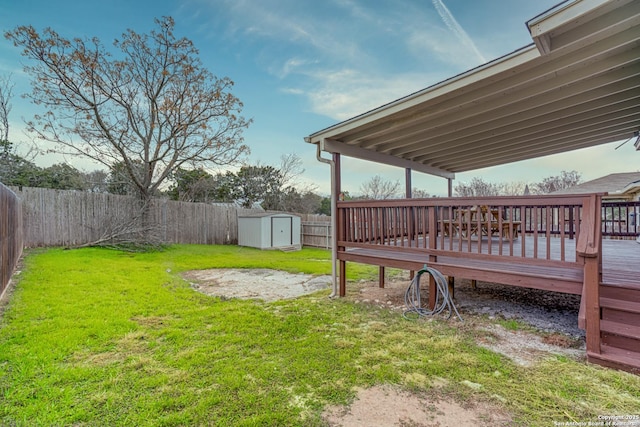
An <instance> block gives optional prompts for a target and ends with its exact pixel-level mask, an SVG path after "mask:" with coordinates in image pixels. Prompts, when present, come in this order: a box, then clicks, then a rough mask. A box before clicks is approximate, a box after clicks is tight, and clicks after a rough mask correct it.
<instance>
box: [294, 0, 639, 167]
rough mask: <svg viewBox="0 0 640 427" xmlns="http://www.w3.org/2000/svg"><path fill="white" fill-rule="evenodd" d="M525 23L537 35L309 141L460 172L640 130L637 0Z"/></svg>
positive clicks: (565, 7) (578, 5)
mask: <svg viewBox="0 0 640 427" xmlns="http://www.w3.org/2000/svg"><path fill="white" fill-rule="evenodd" d="M527 25H528V27H529V31H530V33H531V36H532V39H533V42H534V43H533V44H531V45H529V46H526V47H524V48H522V49H520V50H517V51H515V52H513V53H511V54H508V55H506V56H504V57H502V58H499V59H496V60H495V61H492V62H489V63H487V64H485V65H482V66H480V67H477V68H474V69H472V70H470V71H467V72H465V73H463V74H460V75H458V76H455V77H453V78H451V79H448V80H445V81H443V82H441V83H438V84H436V85H433V86H431V87H428V88H426V89H424V90H421V91H419V92H416V93H413V94H411V95H408V96H406V97H404V98H401V99H398V100H396V101H393V102H391V103H389V104H386V105H384V106H382V107H379V108H377V109H374V110H371V111H369V112H366V113H364V114H362V115H359V116H357V117H354V118H352V119H349V120H346V121H343V122H341V123H338V124H336V125H334V126H331V127H329V128H326V129H323V130H320V131H318V132H315V133H312V134H311V135H309V136H308V137H306V138H305V140H306V141H307V142H309V143H312V144H318V145H319V147H320V149H321V150H323V151H325V152H331V153H341V154H343V155H346V156H350V157H356V158H360V159H364V160H370V161H375V162H379V163H385V164H390V165H395V166H399V167H404V168H411V169H413V170H417V171H421V172H425V173H429V174H434V175H438V176H443V177H447V178H454V176H455V173H456V172H464V171H469V170H474V169H479V168H484V167H489V166H495V165H500V164H505V163H511V162H515V161H519V160H525V159H531V158H535V157H540V156H545V155H550V154H555V153H560V152H565V151H571V150H575V149H579V148H585V147H589V146H593V145H598V144H604V143H608V142H613V141H619V140H622V139H627V138H630V137H632V136H633V135H634V133H635V132H637V131H638V130H639V129H640V102H639V100H640V1H634V0H616V1H607V0H572V1H567V2H564V3H561V4H559V5H558V6H556V7H554V8H552V9H550V10H548V11H546V12H544V13H543V14H541V15H539V16H537V17H535V18H533V19H532V20H530V21H529V22H528V23H527Z"/></svg>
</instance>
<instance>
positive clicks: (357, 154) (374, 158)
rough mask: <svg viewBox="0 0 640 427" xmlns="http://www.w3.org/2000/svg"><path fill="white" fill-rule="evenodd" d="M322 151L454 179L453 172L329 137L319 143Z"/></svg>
mask: <svg viewBox="0 0 640 427" xmlns="http://www.w3.org/2000/svg"><path fill="white" fill-rule="evenodd" d="M320 148H321V150H322V151H326V152H328V153H339V154H341V155H345V156H348V157H353V158H357V159H361V160H368V161H370V162H376V163H382V164H385V165H391V166H397V167H400V168H404V169H407V168H408V169H411V170H414V171H417V172H422V173H426V174H429V175H435V176H439V177H442V178H449V179H454V178H455V177H456V175H455V173H453V172H448V171H446V170H443V169H439V168H434V167H431V166H427V165H424V164H422V163H418V162H414V161H411V160H408V159H402V158H399V157H395V156H391V155H389V154H384V153H378V152H376V151H372V150H365V149H363V148H360V147H355V146H353V145H348V144H344V143H342V142H340V141H333V140H330V139H324V140H322V142H321V143H320Z"/></svg>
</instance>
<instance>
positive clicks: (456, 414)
mask: <svg viewBox="0 0 640 427" xmlns="http://www.w3.org/2000/svg"><path fill="white" fill-rule="evenodd" d="M323 418H324V420H325V421H326V422H327V423H328V424H329V426H332V427H334V426H336V427H337V426H340V427H369V426H372V425H377V426H403V427H413V426H415V427H417V426H421V427H429V426H439V427H449V426H450V427H467V426H468V427H476V426H501V425H509V423H510V422H511V418H510V416H509V415H508V414H507V413H506V412H504V411H503V410H501V409H500V408H498V407H495V406H494V405H490V404H486V403H481V402H474V403H464V404H459V403H457V402H454V401H452V400H451V399H449V398H440V397H438V396H436V395H433V396H426V395H425V396H419V395H416V394H414V393H408V392H406V391H402V390H398V389H396V388H394V387H392V386H377V387H372V388H368V389H363V390H359V391H358V394H357V396H356V399H355V400H354V402H353V403H352V404H351V405H350V406H348V407H346V406H333V407H330V408H327V410H325V412H324V413H323Z"/></svg>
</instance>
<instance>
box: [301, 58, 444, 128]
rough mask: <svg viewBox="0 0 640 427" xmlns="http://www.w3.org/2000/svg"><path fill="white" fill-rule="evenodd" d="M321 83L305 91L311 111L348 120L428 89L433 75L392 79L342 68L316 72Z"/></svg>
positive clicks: (317, 79)
mask: <svg viewBox="0 0 640 427" xmlns="http://www.w3.org/2000/svg"><path fill="white" fill-rule="evenodd" d="M312 74H313V76H312V77H313V79H314V80H315V81H316V82H318V84H317V85H316V86H315V87H314V89H311V90H309V91H307V92H306V96H307V97H308V98H309V101H310V103H311V109H312V111H314V112H316V113H318V114H323V115H325V116H328V117H331V118H334V119H336V120H345V119H348V118H350V117H354V116H356V115H358V114H362V113H364V112H366V111H369V110H371V109H374V108H377V107H379V106H381V105H384V104H387V103H389V102H392V101H394V100H396V99H398V98H401V97H403V96H406V95H408V94H410V93H413V92H415V91H417V90H420V89H422V88H424V87H425V86H426V82H429V81H432V80H434V76H432V75H428V74H427V73H425V74H417V73H406V74H398V75H393V76H384V75H370V74H369V73H366V72H363V71H359V70H355V69H343V70H338V71H333V72H327V71H314V72H313V73H312Z"/></svg>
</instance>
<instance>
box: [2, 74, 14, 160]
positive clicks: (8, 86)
mask: <svg viewBox="0 0 640 427" xmlns="http://www.w3.org/2000/svg"><path fill="white" fill-rule="evenodd" d="M13 86H14V84H13V83H12V82H11V75H9V76H6V77H0V143H3V144H2V149H3V153H4V154H6V153H8V152H9V151H10V145H9V113H10V112H11V97H12V96H13Z"/></svg>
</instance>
